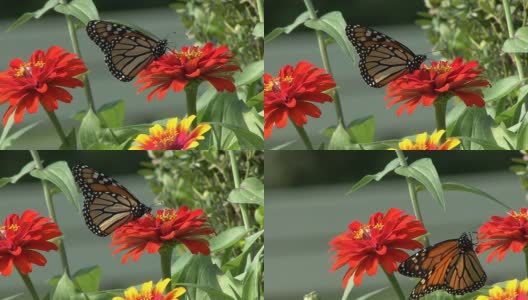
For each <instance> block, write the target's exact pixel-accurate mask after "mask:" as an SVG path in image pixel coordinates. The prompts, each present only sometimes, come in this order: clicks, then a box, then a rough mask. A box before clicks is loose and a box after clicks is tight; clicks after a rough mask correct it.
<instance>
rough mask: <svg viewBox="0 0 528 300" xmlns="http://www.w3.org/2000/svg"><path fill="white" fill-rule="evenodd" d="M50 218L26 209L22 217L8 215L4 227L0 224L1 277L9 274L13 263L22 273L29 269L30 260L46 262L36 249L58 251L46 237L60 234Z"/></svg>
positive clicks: (29, 270)
mask: <svg viewBox="0 0 528 300" xmlns="http://www.w3.org/2000/svg"><path fill="white" fill-rule="evenodd" d="M50 220H51V219H50V218H46V217H40V216H39V214H38V213H37V212H36V211H33V210H26V211H25V212H24V213H22V216H18V215H17V214H11V215H9V216H7V218H6V220H5V222H4V226H0V272H1V273H2V275H3V276H9V275H10V274H11V272H12V269H13V264H14V265H15V266H16V267H17V269H18V270H19V271H20V273H22V274H28V273H30V272H31V271H32V269H33V268H32V266H31V264H32V263H34V264H36V265H39V266H44V265H45V264H46V258H45V257H44V256H43V255H42V254H40V253H38V252H37V251H35V250H41V251H50V250H57V246H56V245H55V244H53V243H52V242H50V241H49V240H50V239H53V238H56V237H59V236H61V235H62V233H61V231H60V230H59V227H58V226H57V224H55V223H53V222H50Z"/></svg>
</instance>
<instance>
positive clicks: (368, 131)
mask: <svg viewBox="0 0 528 300" xmlns="http://www.w3.org/2000/svg"><path fill="white" fill-rule="evenodd" d="M375 129H376V121H375V118H374V116H368V117H364V118H361V119H357V120H354V121H352V122H350V124H349V125H348V129H347V131H348V133H349V134H350V137H351V138H352V142H354V143H372V142H373V141H374V130H375Z"/></svg>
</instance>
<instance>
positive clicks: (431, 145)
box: [389, 130, 460, 150]
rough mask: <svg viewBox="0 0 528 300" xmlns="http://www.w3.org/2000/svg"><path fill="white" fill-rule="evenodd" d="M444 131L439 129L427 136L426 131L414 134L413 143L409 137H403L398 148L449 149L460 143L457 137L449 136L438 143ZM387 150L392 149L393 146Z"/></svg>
mask: <svg viewBox="0 0 528 300" xmlns="http://www.w3.org/2000/svg"><path fill="white" fill-rule="evenodd" d="M444 133H445V130H439V131H437V132H435V133H433V134H431V136H430V137H429V138H427V132H423V133H420V134H418V135H417V136H416V142H415V143H413V142H412V141H411V140H409V139H404V140H403V141H401V142H400V143H399V144H398V145H399V147H400V150H451V149H453V148H455V147H456V146H458V145H459V144H460V140H459V139H457V138H449V139H447V141H445V142H444V143H443V144H441V145H438V144H439V143H440V139H441V138H442V135H444ZM389 150H394V148H390V149H389Z"/></svg>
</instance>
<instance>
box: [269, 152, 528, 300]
mask: <svg viewBox="0 0 528 300" xmlns="http://www.w3.org/2000/svg"><path fill="white" fill-rule="evenodd" d="M405 154H406V156H407V157H408V159H409V162H410V163H411V162H413V161H415V160H417V159H420V158H424V157H429V158H431V159H432V160H433V163H434V164H435V166H436V168H437V170H438V172H439V175H440V179H441V181H442V182H457V183H461V184H467V185H471V186H474V187H477V188H479V189H481V190H483V191H485V192H487V193H489V194H491V195H492V196H494V197H496V198H498V199H499V200H500V201H503V202H504V203H506V204H507V205H509V206H511V207H513V208H516V209H517V208H519V207H526V200H525V197H526V196H525V192H524V190H523V189H522V188H521V186H520V182H519V177H518V176H516V175H515V174H514V173H513V172H511V171H509V170H508V168H509V167H510V166H511V165H513V164H514V163H513V162H512V161H511V159H512V158H519V157H520V156H521V154H520V153H519V152H517V151H500V152H498V151H471V152H470V151H430V152H426V151H408V152H405ZM395 157H396V156H395V153H394V152H392V151H266V161H265V167H266V180H265V185H266V215H267V220H266V221H267V222H266V274H265V282H266V297H267V298H269V299H273V300H292V299H302V298H303V295H305V294H307V293H309V292H310V291H312V290H315V291H317V292H318V293H319V294H320V296H321V299H322V300H334V299H341V295H342V293H343V289H342V288H341V282H342V278H343V275H344V273H345V271H346V270H345V269H340V270H338V271H336V272H334V273H332V272H330V271H329V269H330V266H331V265H332V260H331V257H332V255H333V253H328V249H329V245H328V242H329V241H330V240H331V239H332V238H333V237H335V236H337V235H338V234H341V233H342V232H344V231H346V230H347V226H348V224H349V223H350V222H352V221H353V220H360V221H361V222H366V221H368V218H369V217H370V215H371V214H372V213H374V212H377V211H382V212H386V211H387V210H388V209H389V208H390V207H397V208H400V209H403V210H404V211H406V212H408V213H412V207H411V203H410V200H409V195H408V189H407V184H406V182H405V179H403V178H402V177H400V176H397V175H392V176H387V177H385V178H384V179H383V180H382V181H381V182H372V183H371V184H369V185H368V186H366V187H363V188H362V189H360V190H359V191H357V192H355V193H353V194H350V195H346V193H347V192H348V191H349V190H350V188H351V187H352V186H353V184H354V183H356V182H357V181H358V180H359V179H360V178H361V177H363V176H364V175H367V174H374V173H377V172H379V171H381V170H382V169H383V168H384V167H385V165H386V164H387V163H388V162H389V161H391V160H393V159H394V158H395ZM418 197H419V201H420V205H421V208H422V214H423V217H424V221H425V225H426V228H427V229H428V230H429V231H430V233H431V236H430V240H431V242H432V243H436V242H439V241H442V240H446V239H450V238H457V237H458V236H460V234H461V233H462V232H465V231H476V230H477V229H478V227H479V226H480V225H481V224H482V223H483V222H486V221H488V220H489V218H490V216H491V215H505V214H506V212H507V210H506V209H505V208H504V207H502V206H500V205H498V204H495V203H493V202H490V201H489V200H487V199H485V198H482V197H479V196H476V195H474V194H468V193H461V192H446V193H445V197H446V202H447V210H446V211H445V212H444V211H442V209H441V208H440V207H439V206H438V205H437V204H436V202H434V201H433V199H432V198H431V197H430V196H429V194H427V193H426V192H420V193H419V194H418ZM487 254H488V252H486V253H485V254H484V255H483V256H481V257H480V260H481V262H482V264H483V266H484V268H485V270H486V272H487V273H488V281H487V283H488V284H491V283H494V282H499V281H504V280H507V279H512V278H519V279H523V278H525V276H526V270H525V268H524V257H523V255H522V254H511V253H509V254H508V255H507V257H506V258H505V259H504V260H503V261H502V262H500V263H497V262H496V261H494V262H493V263H491V264H487V263H486V262H485V259H486V257H487ZM396 277H397V279H398V281H399V282H400V284H401V285H402V287H403V289H404V293H406V294H407V293H410V290H411V288H412V287H413V286H414V284H415V281H412V280H410V279H409V278H406V277H403V276H400V275H397V276H396ZM386 286H388V281H387V278H386V277H385V275H383V272H381V271H379V270H378V275H376V276H375V277H367V276H366V275H365V277H364V280H363V283H362V285H361V286H359V287H355V288H354V289H353V291H352V294H351V296H350V297H349V299H356V298H357V297H359V296H361V295H364V294H366V293H368V292H372V291H374V290H377V289H379V288H382V287H386ZM394 297H395V296H394V295H393V294H392V291H391V290H389V291H387V292H385V293H382V294H381V295H380V296H378V297H376V298H373V299H393V298H394Z"/></svg>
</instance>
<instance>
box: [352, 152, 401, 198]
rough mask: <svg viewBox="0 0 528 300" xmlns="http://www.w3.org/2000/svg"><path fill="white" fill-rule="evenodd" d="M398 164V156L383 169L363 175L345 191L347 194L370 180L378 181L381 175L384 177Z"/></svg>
mask: <svg viewBox="0 0 528 300" xmlns="http://www.w3.org/2000/svg"><path fill="white" fill-rule="evenodd" d="M399 165H400V160H399V159H398V158H395V159H393V160H392V161H391V162H389V163H388V164H387V165H386V166H385V168H384V169H383V171H381V172H378V173H376V174H371V175H366V176H363V178H361V180H359V181H358V182H356V184H354V185H353V186H352V188H351V189H350V190H349V191H348V192H347V195H350V194H352V193H353V192H355V191H357V190H359V189H360V188H362V187H364V186H365V185H367V184H369V183H370V182H371V181H372V180H376V181H380V180H381V179H382V178H383V177H385V175H387V174H388V173H389V172H392V171H393V170H395V169H396V168H397V167H398V166H399Z"/></svg>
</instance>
